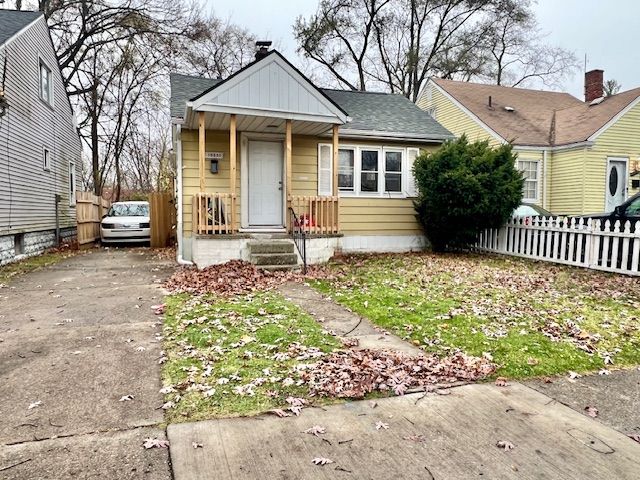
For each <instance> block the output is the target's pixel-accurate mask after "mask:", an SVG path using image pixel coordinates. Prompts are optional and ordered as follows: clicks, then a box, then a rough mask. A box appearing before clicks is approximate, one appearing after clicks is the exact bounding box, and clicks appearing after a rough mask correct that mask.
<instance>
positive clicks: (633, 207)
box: [582, 193, 640, 232]
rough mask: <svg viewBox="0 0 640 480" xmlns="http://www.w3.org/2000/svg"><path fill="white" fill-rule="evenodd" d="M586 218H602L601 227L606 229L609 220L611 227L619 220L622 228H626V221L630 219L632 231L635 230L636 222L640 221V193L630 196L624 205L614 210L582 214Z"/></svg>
mask: <svg viewBox="0 0 640 480" xmlns="http://www.w3.org/2000/svg"><path fill="white" fill-rule="evenodd" d="M582 217H584V218H592V219H594V220H600V222H601V225H600V227H601V228H602V229H603V230H604V223H605V222H606V221H607V220H609V222H611V228H613V224H614V223H615V222H616V221H617V220H619V221H620V229H621V230H622V229H623V228H624V224H625V222H626V221H627V220H628V221H629V222H631V231H632V232H633V231H634V230H635V226H636V222H639V221H640V193H636V194H635V195H634V196H633V197H631V198H629V199H628V200H627V201H626V202H624V203H623V204H622V205H619V206H617V207H616V208H615V209H614V210H613V212H610V213H596V214H593V215H582Z"/></svg>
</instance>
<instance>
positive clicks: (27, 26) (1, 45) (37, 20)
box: [0, 14, 44, 47]
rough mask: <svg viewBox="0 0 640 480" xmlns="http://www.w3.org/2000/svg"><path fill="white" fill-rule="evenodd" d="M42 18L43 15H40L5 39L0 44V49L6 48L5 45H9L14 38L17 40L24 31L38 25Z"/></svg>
mask: <svg viewBox="0 0 640 480" xmlns="http://www.w3.org/2000/svg"><path fill="white" fill-rule="evenodd" d="M43 18H44V14H41V15H39V16H38V17H36V18H35V19H34V20H32V21H31V22H29V23H28V24H26V25H25V26H24V27H22V28H21V29H20V30H18V31H17V32H16V33H14V34H13V35H11V36H10V37H9V38H7V39H6V40H5V41H4V42H3V43H0V47H6V46H7V45H9V44H10V43H11V42H13V41H14V40H15V39H16V38H18V37H19V36H20V35H22V33H24V32H25V31H26V30H28V29H30V28H31V27H32V26H34V25H35V24H36V23H38V22H39V21H40V20H41V19H43Z"/></svg>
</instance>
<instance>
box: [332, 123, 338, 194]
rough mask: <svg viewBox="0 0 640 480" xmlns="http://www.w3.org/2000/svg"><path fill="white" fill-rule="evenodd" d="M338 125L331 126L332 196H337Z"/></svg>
mask: <svg viewBox="0 0 640 480" xmlns="http://www.w3.org/2000/svg"><path fill="white" fill-rule="evenodd" d="M338 140H339V138H338V125H334V126H333V169H332V170H333V180H332V181H331V184H332V185H333V196H334V197H337V196H338Z"/></svg>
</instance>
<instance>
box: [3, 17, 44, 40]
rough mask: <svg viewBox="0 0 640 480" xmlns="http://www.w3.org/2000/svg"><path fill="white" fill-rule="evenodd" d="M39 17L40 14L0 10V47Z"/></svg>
mask: <svg viewBox="0 0 640 480" xmlns="http://www.w3.org/2000/svg"><path fill="white" fill-rule="evenodd" d="M41 15H42V12H26V11H18V10H0V45H2V44H3V43H5V42H6V41H7V40H9V39H10V38H11V37H13V36H14V35H15V34H16V33H18V32H19V31H20V30H22V29H23V28H24V27H26V26H27V25H29V24H30V23H31V22H33V21H34V20H35V19H36V18H38V17H40V16H41Z"/></svg>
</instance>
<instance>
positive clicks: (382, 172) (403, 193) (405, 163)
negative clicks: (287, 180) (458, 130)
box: [318, 142, 422, 198]
mask: <svg viewBox="0 0 640 480" xmlns="http://www.w3.org/2000/svg"><path fill="white" fill-rule="evenodd" d="M322 145H326V146H331V144H330V143H324V142H323V143H319V144H318V155H320V147H321V146H322ZM338 150H351V151H353V152H354V157H353V158H354V165H353V191H351V190H341V189H339V188H338V196H340V197H343V198H351V197H357V198H414V197H415V196H416V193H415V192H414V191H412V190H410V189H409V185H410V184H411V182H413V176H412V173H411V168H412V166H413V165H409V160H408V158H409V154H408V152H409V150H415V151H416V157H417V156H419V155H420V154H421V152H422V148H421V147H418V146H413V145H412V146H394V145H382V144H377V145H376V144H374V145H362V144H358V143H345V144H342V143H340V144H339V145H338ZM363 150H366V151H376V152H378V171H377V174H378V190H377V191H376V192H363V191H362V182H361V180H362V172H363V170H362V151H363ZM386 152H398V153H400V155H401V166H400V169H401V170H400V172H392V173H398V174H399V176H400V185H401V186H400V191H399V192H387V191H385V177H386V173H387V172H386ZM339 168H340V167H339V162H338V169H339ZM365 172H366V170H365ZM336 176H337V175H336ZM332 177H333V175H332ZM412 193H413V195H412ZM318 195H321V196H322V195H323V194H322V193H320V190H319V189H318Z"/></svg>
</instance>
